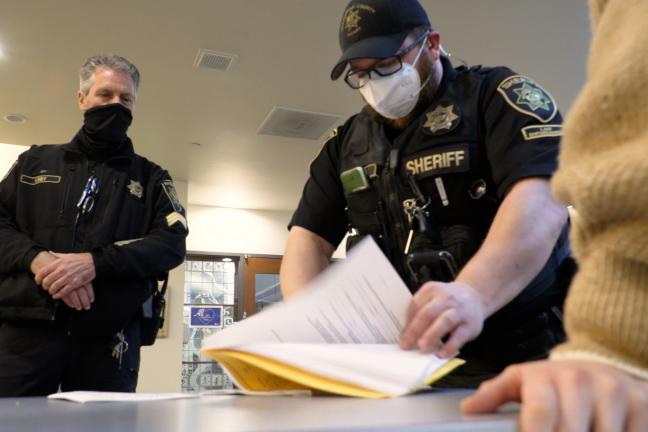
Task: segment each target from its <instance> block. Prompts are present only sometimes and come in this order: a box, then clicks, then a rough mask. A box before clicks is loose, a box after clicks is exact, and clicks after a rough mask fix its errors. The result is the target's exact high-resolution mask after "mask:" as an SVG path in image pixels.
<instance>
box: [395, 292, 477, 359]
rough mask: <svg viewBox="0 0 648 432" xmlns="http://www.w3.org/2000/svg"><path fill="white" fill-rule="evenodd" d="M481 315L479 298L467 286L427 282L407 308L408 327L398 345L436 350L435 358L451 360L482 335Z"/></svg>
mask: <svg viewBox="0 0 648 432" xmlns="http://www.w3.org/2000/svg"><path fill="white" fill-rule="evenodd" d="M484 316H485V312H484V305H483V302H482V300H481V297H480V296H479V293H478V292H477V291H476V290H475V289H474V288H472V287H471V286H470V285H467V284H464V283H460V282H451V283H444V282H427V283H425V284H423V286H421V288H420V289H419V290H418V291H417V292H416V294H415V295H414V297H413V298H412V301H411V303H410V305H409V307H408V309H407V325H406V326H405V330H404V332H403V336H402V337H401V343H400V346H401V348H403V349H414V348H419V349H421V350H422V351H433V350H436V355H437V356H439V357H441V358H447V357H450V356H451V355H453V354H455V353H456V352H457V351H459V349H460V348H461V347H462V346H463V345H464V344H465V343H466V342H468V341H470V340H472V339H474V338H476V337H477V336H478V335H479V333H481V331H482V327H483V326H484ZM446 335H447V336H448V339H447V340H446V342H445V343H443V342H442V341H441V338H443V337H444V336H446ZM437 348H438V349H437Z"/></svg>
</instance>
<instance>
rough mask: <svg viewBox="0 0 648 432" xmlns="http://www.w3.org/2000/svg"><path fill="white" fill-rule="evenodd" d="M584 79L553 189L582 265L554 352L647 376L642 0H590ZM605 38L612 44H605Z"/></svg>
mask: <svg viewBox="0 0 648 432" xmlns="http://www.w3.org/2000/svg"><path fill="white" fill-rule="evenodd" d="M590 8H591V13H592V18H593V29H594V36H593V39H592V45H591V49H590V57H589V64H588V80H587V82H586V84H585V87H584V88H583V90H582V92H581V93H580V95H579V97H578V98H577V100H576V102H575V104H574V107H573V108H572V112H571V113H570V115H569V117H568V118H567V120H566V122H565V130H564V140H563V147H562V153H561V154H560V160H559V166H560V168H559V170H558V172H557V173H556V175H555V176H554V178H553V181H552V187H553V190H554V193H555V195H556V196H557V197H558V199H560V200H561V201H563V202H565V203H567V204H572V205H573V206H574V207H575V209H576V213H577V215H576V217H575V218H574V220H573V224H572V231H571V240H572V245H573V249H574V253H575V255H576V258H577V259H578V261H579V267H580V270H579V272H578V274H577V275H576V277H575V279H574V281H573V283H572V286H571V288H570V292H569V295H568V297H567V303H566V306H565V318H566V321H565V325H566V330H567V334H568V342H566V343H565V344H563V345H560V346H559V347H557V348H556V349H555V350H554V352H553V353H552V358H582V359H590V360H596V361H601V362H604V363H608V364H613V365H616V366H618V367H620V368H621V369H624V370H626V371H628V372H630V373H632V374H634V375H636V376H639V377H643V378H645V379H648V317H647V316H646V311H648V193H646V185H647V184H648V127H646V125H648V85H647V84H648V78H647V77H648V59H646V58H645V57H643V56H640V55H637V53H639V52H644V51H645V47H646V46H648V33H647V32H646V31H645V17H646V16H648V2H646V1H643V0H608V1H602V0H590ZM609 41H623V42H622V43H615V44H614V49H609Z"/></svg>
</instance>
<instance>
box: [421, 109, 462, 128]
mask: <svg viewBox="0 0 648 432" xmlns="http://www.w3.org/2000/svg"><path fill="white" fill-rule="evenodd" d="M425 115H426V117H427V121H426V122H425V124H424V125H423V127H426V128H429V129H430V132H432V133H433V134H436V133H437V132H439V131H446V132H449V131H451V130H452V129H454V128H455V127H456V126H457V125H458V124H459V119H460V117H459V116H458V115H457V114H456V113H455V112H454V106H453V105H448V106H438V107H436V108H435V109H434V110H433V111H431V112H429V113H426V114H425Z"/></svg>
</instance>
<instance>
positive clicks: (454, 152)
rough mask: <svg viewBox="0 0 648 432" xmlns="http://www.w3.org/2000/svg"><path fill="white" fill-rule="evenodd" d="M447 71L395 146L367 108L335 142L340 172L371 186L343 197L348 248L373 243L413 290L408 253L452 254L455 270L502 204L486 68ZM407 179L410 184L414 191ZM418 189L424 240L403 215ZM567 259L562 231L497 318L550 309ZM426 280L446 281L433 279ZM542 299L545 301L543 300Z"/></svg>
mask: <svg viewBox="0 0 648 432" xmlns="http://www.w3.org/2000/svg"><path fill="white" fill-rule="evenodd" d="M449 65H450V64H449V62H447V61H444V78H443V81H442V83H441V86H440V88H439V91H438V92H437V95H435V98H434V100H433V101H432V102H431V104H430V105H429V107H428V108H427V109H425V110H423V112H422V113H421V114H420V115H419V116H418V117H417V118H416V119H415V120H413V121H412V122H411V123H410V125H409V126H408V127H407V128H406V129H405V130H403V131H402V133H401V134H400V135H398V136H397V137H396V138H395V139H393V141H392V140H390V139H389V137H388V135H387V134H386V132H385V126H384V125H383V124H382V123H381V122H379V121H377V120H375V119H373V118H372V117H371V116H370V115H369V114H368V113H367V112H366V111H365V110H363V111H362V112H361V113H359V114H358V115H357V116H356V117H355V118H354V119H353V120H352V121H351V122H348V123H347V125H346V127H345V128H344V130H343V131H342V132H341V135H342V136H341V137H340V139H341V147H340V148H341V153H340V165H341V166H340V172H341V173H343V172H345V171H347V170H350V169H353V168H356V167H362V169H363V170H364V172H365V174H366V177H367V179H368V184H369V186H370V187H368V188H366V189H364V190H360V191H356V192H345V197H346V201H347V216H348V220H349V225H350V229H351V230H352V232H353V233H354V234H357V235H354V236H351V237H350V242H349V243H350V245H351V246H352V245H353V244H355V242H356V241H357V239H359V238H361V237H363V236H365V235H371V236H372V237H374V239H375V240H376V242H377V243H378V244H379V245H380V247H381V249H382V250H383V252H384V253H385V255H386V256H387V257H388V258H389V259H390V261H391V262H392V264H393V265H394V267H395V269H396V270H397V272H398V273H399V274H400V275H401V277H402V278H403V279H404V280H405V282H406V283H407V285H408V286H409V288H410V290H411V291H412V292H415V291H416V290H417V289H418V287H419V286H420V284H421V283H422V282H424V281H425V280H421V277H420V275H418V276H417V275H416V272H415V271H414V270H415V269H413V268H412V266H411V263H409V264H408V256H407V254H406V253H405V251H406V248H407V252H408V253H409V252H412V251H419V250H427V249H433V250H446V251H449V252H450V253H451V254H452V255H453V257H454V261H455V263H456V267H457V270H460V269H461V267H462V266H463V265H464V264H465V263H466V262H467V261H468V260H469V259H470V258H471V257H472V256H473V255H474V254H475V252H476V251H477V250H478V249H479V247H480V245H481V244H482V242H483V241H484V239H485V237H486V234H487V233H488V230H489V228H490V226H491V224H492V222H493V219H494V217H495V214H496V212H497V209H498V208H499V205H500V204H501V199H500V198H499V197H498V195H497V190H496V186H495V183H494V182H493V179H492V174H491V168H490V164H489V162H488V160H487V156H486V149H485V145H486V142H485V138H484V130H485V125H484V119H483V118H484V116H483V113H484V111H485V104H486V101H484V100H482V98H481V95H483V94H484V90H485V87H486V85H487V84H488V82H487V80H488V71H489V69H487V68H480V67H473V68H466V67H461V68H458V69H457V70H455V69H453V68H452V67H451V66H449ZM408 177H412V178H413V179H414V183H415V186H414V187H413V186H412V182H411V180H409V179H408ZM416 187H418V189H420V192H421V195H422V196H424V199H425V200H429V205H428V206H427V207H426V210H427V211H428V214H429V217H428V218H427V220H428V222H429V225H430V228H431V229H430V230H428V233H427V234H423V233H421V232H419V231H420V230H419V226H420V225H419V224H418V223H417V221H416V220H414V221H411V219H410V218H409V217H408V215H407V213H406V211H405V207H406V206H407V201H408V200H413V199H416V198H417V196H419V195H417V193H416V191H415V188H416ZM418 204H419V205H420V204H422V203H421V199H418ZM410 231H412V233H411V234H412V235H411V238H410ZM349 243H348V246H349ZM568 255H569V245H568V242H567V231H566V230H564V232H563V234H562V235H561V238H560V240H559V241H558V243H557V245H556V247H555V248H554V251H553V253H552V257H551V258H550V259H549V261H548V262H547V264H546V265H545V267H544V268H543V269H542V270H541V272H540V273H539V274H538V276H537V277H536V278H535V279H534V281H532V282H531V283H530V284H529V286H528V287H527V288H526V289H525V290H524V291H523V292H522V293H521V294H520V295H519V296H518V297H517V298H516V299H515V300H514V301H513V302H511V303H509V305H507V306H506V307H505V308H503V309H502V310H501V311H500V312H499V313H497V314H495V315H494V317H495V316H497V315H506V314H507V311H508V310H514V309H516V308H518V312H522V310H521V309H527V308H528V307H530V308H532V309H536V306H537V307H539V308H544V307H546V306H547V304H546V303H550V304H552V303H553V302H554V301H553V300H548V297H547V296H549V294H548V292H549V291H551V290H552V286H553V285H554V283H555V273H556V269H557V267H558V266H559V265H560V263H561V262H562V261H563V259H564V258H565V257H566V256H568ZM430 279H435V280H444V278H443V277H438V275H435V274H434V273H433V274H431V277H430ZM450 279H451V278H445V280H450ZM543 296H544V297H547V301H546V302H545V301H541V300H540V297H543ZM562 296H564V292H563V293H561V294H559V297H562ZM561 300H562V299H559V301H561ZM530 305H532V306H530ZM520 306H524V307H522V308H520Z"/></svg>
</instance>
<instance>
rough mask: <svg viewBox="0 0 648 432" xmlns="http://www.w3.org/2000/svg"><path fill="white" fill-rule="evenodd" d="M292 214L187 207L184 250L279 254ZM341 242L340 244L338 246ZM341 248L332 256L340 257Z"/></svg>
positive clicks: (286, 237)
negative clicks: (187, 235)
mask: <svg viewBox="0 0 648 432" xmlns="http://www.w3.org/2000/svg"><path fill="white" fill-rule="evenodd" d="M291 216H292V212H291V211H290V212H283V211H269V210H244V209H231V208H223V207H209V206H200V205H190V206H189V209H188V217H189V238H188V239H187V250H189V251H192V252H212V253H216V252H218V253H237V254H256V255H283V252H284V247H285V246H286V240H287V239H288V230H287V229H286V226H287V225H288V222H290V218H291ZM343 244H344V242H342V245H343ZM343 249H344V247H340V248H338V250H337V251H335V253H334V254H333V256H334V257H335V258H344V256H345V254H344V250H343Z"/></svg>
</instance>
